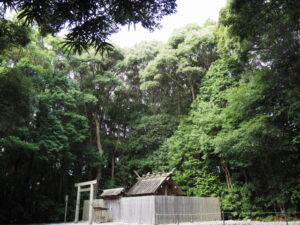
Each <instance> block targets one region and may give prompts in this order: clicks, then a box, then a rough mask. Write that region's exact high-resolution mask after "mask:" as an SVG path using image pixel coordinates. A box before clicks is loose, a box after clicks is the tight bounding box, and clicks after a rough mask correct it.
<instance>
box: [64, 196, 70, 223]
mask: <svg viewBox="0 0 300 225" xmlns="http://www.w3.org/2000/svg"><path fill="white" fill-rule="evenodd" d="M68 199H69V196H68V195H66V196H65V202H66V205H65V220H64V221H65V222H67V211H68Z"/></svg>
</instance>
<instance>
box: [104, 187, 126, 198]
mask: <svg viewBox="0 0 300 225" xmlns="http://www.w3.org/2000/svg"><path fill="white" fill-rule="evenodd" d="M124 191H125V189H124V188H113V189H106V190H103V192H102V194H101V196H102V197H117V196H119V195H121V194H123V193H124Z"/></svg>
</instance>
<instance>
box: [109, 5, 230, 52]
mask: <svg viewBox="0 0 300 225" xmlns="http://www.w3.org/2000/svg"><path fill="white" fill-rule="evenodd" d="M225 4H226V0H177V13H176V14H172V15H170V16H166V17H164V18H163V20H162V21H161V25H162V28H161V29H160V30H155V31H154V32H152V33H150V32H149V31H148V30H146V29H144V28H142V27H141V26H140V25H136V28H135V30H134V28H133V27H130V30H129V31H128V26H125V27H123V28H122V29H121V31H120V32H119V33H117V34H114V35H112V36H111V38H110V41H111V42H112V43H114V44H116V45H117V46H119V47H122V48H127V47H133V46H134V45H135V44H137V43H139V42H141V41H150V40H157V41H162V42H166V41H167V40H168V38H169V37H170V34H171V33H172V31H173V30H174V29H176V28H180V27H183V26H185V25H187V24H191V23H196V24H199V25H201V24H203V23H204V22H205V21H206V20H207V19H212V20H214V21H217V20H218V18H219V11H220V9H221V8H222V7H224V6H225Z"/></svg>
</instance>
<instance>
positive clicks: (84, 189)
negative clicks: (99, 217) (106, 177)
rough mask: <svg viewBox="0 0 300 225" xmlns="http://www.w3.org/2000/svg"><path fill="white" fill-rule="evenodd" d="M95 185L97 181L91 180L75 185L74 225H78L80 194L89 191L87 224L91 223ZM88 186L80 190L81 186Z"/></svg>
mask: <svg viewBox="0 0 300 225" xmlns="http://www.w3.org/2000/svg"><path fill="white" fill-rule="evenodd" d="M95 184H97V180H91V181H87V182H82V183H76V184H75V187H77V199H76V210H75V223H78V219H79V208H80V192H84V191H89V192H90V202H89V224H92V223H93V199H94V185H95ZM87 185H90V187H89V188H81V187H82V186H87Z"/></svg>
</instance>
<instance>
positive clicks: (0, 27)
mask: <svg viewBox="0 0 300 225" xmlns="http://www.w3.org/2000/svg"><path fill="white" fill-rule="evenodd" d="M1 2H2V3H3V4H2V7H1V13H0V15H1V20H0V183H1V192H0V209H1V210H0V223H20V222H22V223H32V222H35V223H37V222H56V221H62V220H63V213H64V197H65V195H66V194H68V195H69V199H70V204H69V205H70V211H69V214H68V215H69V219H70V220H72V219H73V215H74V206H75V194H76V193H75V192H76V190H75V188H74V183H76V182H81V181H86V180H91V179H95V178H96V179H97V180H98V181H99V183H98V187H97V197H99V193H100V191H101V190H102V189H105V188H112V187H119V186H123V187H126V188H128V187H130V186H131V185H132V184H133V183H134V182H135V180H136V176H135V174H134V171H137V172H138V173H139V174H144V173H147V172H157V171H161V170H168V169H171V168H174V167H176V172H175V174H174V180H175V181H176V182H177V183H178V184H179V186H180V187H181V188H182V189H183V190H184V191H185V193H186V194H187V195H191V196H216V197H219V198H220V199H221V203H222V209H223V210H225V211H231V212H235V213H233V214H231V215H233V216H235V218H248V217H249V216H251V217H255V216H259V215H260V214H259V212H270V211H272V212H287V213H289V214H290V215H292V216H293V215H295V212H298V211H299V210H300V208H299V205H300V177H299V176H300V163H299V162H300V114H299V112H300V78H299V72H300V63H299V62H300V54H299V49H300V35H299V34H300V27H299V24H300V23H299V22H300V15H299V8H300V5H299V1H297V0H281V1H276V0H274V1H266V0H252V1H239V0H233V1H229V2H228V4H227V6H226V7H225V8H224V9H222V11H221V12H220V21H219V22H218V23H215V22H212V21H207V22H206V23H205V24H203V25H202V26H198V25H187V26H185V27H183V28H181V29H178V30H175V31H174V32H173V34H172V35H171V36H170V38H169V40H168V41H167V42H166V43H159V42H142V43H140V44H137V45H136V46H134V47H133V48H131V49H120V48H118V47H114V48H112V49H111V50H110V51H105V52H103V53H102V54H98V53H97V52H98V50H99V49H98V47H99V46H98V45H97V44H99V43H98V42H97V41H98V40H97V41H95V42H93V41H90V40H89V38H84V35H83V36H81V33H80V32H79V33H76V32H75V30H76V29H75V28H74V29H73V30H72V32H73V33H72V32H71V33H70V36H67V41H70V40H69V39H68V38H70V37H74V38H75V39H74V40H76V41H77V40H78V39H77V36H76V35H79V36H78V38H79V40H82V39H80V38H84V40H85V41H86V42H87V43H85V44H88V45H85V44H83V45H82V42H80V41H79V43H80V44H79V45H78V46H77V47H78V49H85V48H87V46H90V47H91V48H89V52H83V53H82V54H81V55H78V54H69V52H67V51H66V50H65V49H63V48H61V44H60V43H62V42H63V41H65V40H63V39H62V38H61V37H59V36H51V35H47V36H45V34H46V33H49V32H50V33H52V32H57V31H58V30H59V29H61V26H62V25H63V24H64V23H65V22H66V21H69V22H70V18H68V16H71V14H69V12H68V11H64V12H63V15H64V17H62V18H59V17H57V18H53V16H51V15H52V14H51V13H53V12H54V11H52V10H51V9H52V7H54V8H53V10H54V9H55V10H61V8H60V5H59V1H51V2H52V3H51V4H50V3H49V4H45V1H30V4H31V3H32V5H27V3H28V1H1ZM49 2H50V1H49ZM66 2H71V1H66ZM72 2H77V3H78V4H79V3H80V2H81V1H72ZM85 2H88V3H90V4H92V2H93V1H85ZM103 2H104V3H105V4H108V2H110V1H103ZM115 2H118V3H120V2H122V1H115ZM124 2H125V1H124ZM126 2H127V1H126ZM128 2H131V3H132V4H135V3H136V4H138V2H139V1H128ZM147 2H149V5H148V4H147V6H149V8H145V10H146V11H147V10H150V11H151V13H152V14H150V15H149V16H150V17H149V18H144V17H143V18H142V19H141V18H140V17H139V16H142V15H140V14H139V15H136V16H137V18H132V15H129V14H128V15H127V16H128V17H120V18H119V17H118V18H114V19H115V24H111V25H112V26H115V25H116V24H118V25H120V24H123V23H124V24H125V23H126V24H127V23H129V22H135V19H137V20H138V21H141V22H143V20H144V19H145V21H144V22H145V23H146V24H145V26H146V27H148V28H153V27H155V26H156V23H154V22H153V21H156V19H159V18H161V16H163V15H166V14H169V13H171V12H173V10H174V7H175V5H174V4H175V1H159V2H161V3H162V5H161V7H162V8H158V9H157V10H158V11H155V10H154V11H152V10H153V9H152V7H153V5H151V4H152V3H153V4H154V3H155V2H156V1H147ZM35 3H40V4H43V7H41V8H42V9H43V10H45V13H46V14H44V15H47V16H46V17H45V18H44V17H43V20H38V17H33V16H39V15H43V14H37V15H35V14H34V15H33V14H30V12H34V11H30V10H31V9H32V8H31V7H32V6H35V5H34V4H35ZM167 3H168V4H170V5H167ZM28 4H29V3H28ZM74 4H75V3H74ZM120 4H121V3H120ZM4 6H5V7H14V8H16V9H17V10H19V9H23V11H21V13H20V14H19V18H23V19H25V21H26V18H27V21H30V22H32V20H36V21H37V22H38V24H39V25H40V26H39V27H40V28H39V29H37V28H36V26H33V27H30V26H24V24H22V23H21V22H20V21H18V20H16V21H9V20H6V19H5V17H4V9H5V7H4ZM71 6H74V7H77V6H76V5H71ZM88 6H92V5H87V6H86V5H85V4H84V5H82V7H88ZM123 6H126V5H123ZM26 7H27V8H26ZM132 7H133V5H132ZM136 7H137V6H136ZM69 9H70V10H72V7H70V8H69ZM108 9H110V8H109V7H108ZM116 9H120V10H125V9H124V8H122V7H121V6H120V8H115V9H114V10H116ZM26 10H27V11H26ZM136 10H138V11H139V12H143V10H142V11H140V9H139V8H138V7H137V8H136ZM160 10H161V11H160ZM84 12H85V11H83V12H82V15H81V16H82V18H85V15H84ZM88 12H89V11H88ZM116 15H123V14H116ZM143 15H144V14H143ZM146 15H148V14H147V13H146ZM27 16H28V17H27ZM25 17H26V18H25ZM80 18H81V17H80ZM80 18H79V22H78V24H77V25H79V26H83V27H85V26H84V25H83V24H84V23H86V22H88V21H83V20H80ZM82 18H81V19H82ZM71 19H74V20H75V19H78V18H71ZM104 19H105V18H104ZM117 19H119V20H117ZM106 22H107V21H106ZM70 23H71V22H70ZM92 27H93V26H92ZM46 28H47V29H50V30H47V29H46ZM113 28H115V27H113ZM44 29H46V31H47V32H44V31H45V30H44ZM99 29H100V31H102V28H101V27H97V28H95V30H92V31H91V30H89V31H87V30H84V29H83V30H82V32H83V33H84V32H87V33H89V34H91V35H92V36H91V38H92V39H93V35H97V34H98V31H99ZM109 29H111V28H109ZM105 31H106V30H105V29H104V30H103V32H104V34H105ZM115 31H116V30H113V31H111V30H109V32H115ZM74 32H75V33H74ZM93 32H94V33H93ZM100 33H101V32H100ZM74 35H75V36H74ZM105 35H106V34H105ZM89 37H90V36H89ZM105 38H106V36H103V37H101V38H100V39H99V40H100V41H104V42H105ZM74 40H72V39H71V41H74ZM104 42H103V43H104ZM91 43H92V44H91ZM101 43H102V42H101ZM96 45H97V46H96ZM100 46H101V44H100ZM244 212H255V213H253V214H251V215H250V214H248V213H244Z"/></svg>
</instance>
